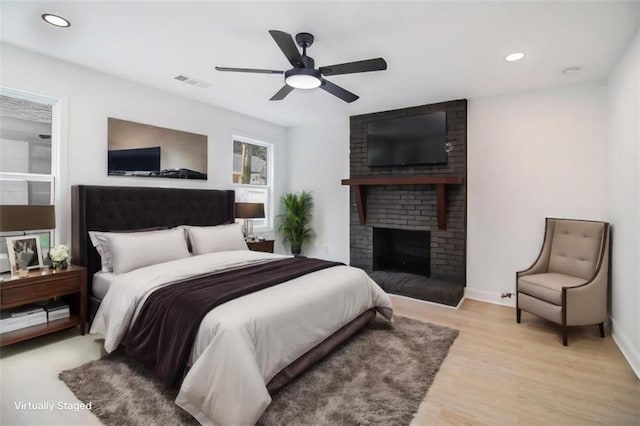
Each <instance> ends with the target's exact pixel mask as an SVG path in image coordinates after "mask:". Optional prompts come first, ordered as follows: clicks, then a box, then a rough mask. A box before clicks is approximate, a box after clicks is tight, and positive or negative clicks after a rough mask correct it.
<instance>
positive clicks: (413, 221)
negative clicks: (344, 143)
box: [345, 99, 467, 304]
mask: <svg viewBox="0 0 640 426" xmlns="http://www.w3.org/2000/svg"><path fill="white" fill-rule="evenodd" d="M435 111H445V112H446V115H447V119H446V127H447V131H446V140H447V142H448V143H449V144H450V147H451V151H450V152H449V153H448V159H447V163H446V164H438V165H419V166H393V167H368V166H367V137H366V131H367V125H368V123H369V122H370V121H373V120H381V119H394V118H400V117H407V116H411V115H418V114H423V113H429V112H435ZM466 142H467V101H466V100H464V99H463V100H456V101H450V102H443V103H438V104H431V105H423V106H418V107H411V108H405V109H400V110H393V111H385V112H378V113H374V114H366V115H359V116H352V117H351V136H350V179H349V181H351V182H352V183H351V185H352V186H351V208H350V218H351V220H350V263H351V265H352V266H356V267H359V268H362V269H364V270H366V271H367V272H373V271H374V270H376V269H377V270H380V268H379V265H380V261H381V260H380V258H378V259H376V258H374V250H375V248H376V241H378V243H377V244H378V246H380V245H383V244H382V243H380V238H382V237H380V236H378V235H380V232H381V231H380V229H395V230H401V231H404V232H406V234H405V233H402V234H401V237H396V239H398V238H400V239H402V238H404V236H405V235H409V234H411V233H412V232H416V233H418V234H419V236H418V237H416V241H418V240H422V242H423V243H424V244H425V245H426V246H425V247H424V249H416V250H417V251H415V253H419V254H418V255H417V256H414V258H416V259H417V258H423V260H424V261H425V262H426V266H425V267H424V268H423V270H422V273H417V274H415V272H414V274H415V275H417V276H423V277H426V278H425V280H423V281H424V282H423V283H421V284H415V285H414V286H413V287H416V286H417V287H416V288H418V287H420V286H422V285H424V286H429V285H430V282H431V283H436V284H437V286H438V287H439V288H440V289H442V288H446V287H447V286H451V287H452V288H453V287H457V288H458V292H457V293H456V294H458V293H459V294H461V291H460V289H461V288H463V287H464V286H465V283H466V269H465V246H466V193H467V185H466V175H467V153H466ZM412 177H420V178H422V180H417V181H434V182H435V181H436V180H434V179H441V178H442V179H445V180H444V181H446V182H449V180H451V182H455V183H456V184H447V185H446V188H445V185H437V184H410V182H413V181H416V179H412ZM358 178H362V179H364V180H365V181H367V180H370V179H374V180H375V182H376V184H372V185H369V184H367V186H355V185H353V182H358V181H357V179H358ZM382 178H392V179H396V181H397V182H400V184H384V183H382V184H378V182H387V181H388V180H387V179H382ZM442 179H441V180H442ZM447 179H449V180H447ZM456 179H457V180H456ZM407 182H409V183H407ZM345 184H350V183H345ZM445 189H446V190H445ZM358 207H360V211H359V209H358ZM439 207H440V209H441V210H440V212H439V211H438V208H439ZM443 209H444V210H443ZM439 213H440V221H439ZM443 214H444V217H443ZM443 228H444V229H443ZM389 238H390V237H389ZM407 238H411V237H407ZM389 241H390V240H389V239H387V243H388V242H389ZM387 243H384V244H385V245H386V244H387ZM389 250H390V249H389ZM389 250H387V252H389ZM421 250H422V251H421ZM405 251H406V250H405ZM387 254H388V256H389V257H390V260H389V261H391V262H393V261H394V258H397V257H398V256H400V257H402V254H401V253H400V254H399V253H397V252H393V250H391V252H390V253H387ZM378 257H379V255H378ZM409 257H411V256H409ZM416 259H413V260H416ZM396 260H397V259H396ZM405 260H406V259H405ZM382 262H383V263H384V262H388V261H386V260H383V261H382ZM390 269H394V268H390ZM418 272H420V271H418ZM425 272H426V273H425ZM427 278H428V279H427ZM383 288H384V286H383ZM385 289H386V288H385ZM387 290H389V289H387ZM391 292H393V291H392V289H391ZM400 293H402V292H400ZM417 293H419V294H416V295H415V297H419V298H425V299H429V296H428V293H429V292H428V291H426V292H425V291H422V290H420V291H418V292H417ZM410 296H411V295H410ZM456 297H457V296H456ZM460 297H461V296H460ZM453 304H455V303H453Z"/></svg>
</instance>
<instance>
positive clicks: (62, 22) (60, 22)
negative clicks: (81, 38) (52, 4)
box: [42, 13, 71, 28]
mask: <svg viewBox="0 0 640 426" xmlns="http://www.w3.org/2000/svg"><path fill="white" fill-rule="evenodd" d="M42 19H44V20H45V22H46V23H48V24H51V25H54V26H56V27H63V28H66V27H70V26H71V22H69V21H67V20H66V19H64V18H63V17H61V16H58V15H52V14H50V13H45V14H44V15H42Z"/></svg>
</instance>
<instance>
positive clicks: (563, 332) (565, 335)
mask: <svg viewBox="0 0 640 426" xmlns="http://www.w3.org/2000/svg"><path fill="white" fill-rule="evenodd" d="M568 328H569V327H567V326H566V325H565V326H564V327H562V345H563V346H568V345H567V340H568V339H567V330H568Z"/></svg>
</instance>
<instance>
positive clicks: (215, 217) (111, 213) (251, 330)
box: [72, 186, 392, 424]
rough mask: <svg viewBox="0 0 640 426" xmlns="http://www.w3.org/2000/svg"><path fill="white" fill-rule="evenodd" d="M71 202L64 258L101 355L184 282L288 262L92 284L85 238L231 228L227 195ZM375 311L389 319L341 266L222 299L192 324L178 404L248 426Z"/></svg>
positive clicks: (220, 265) (130, 194)
mask: <svg viewBox="0 0 640 426" xmlns="http://www.w3.org/2000/svg"><path fill="white" fill-rule="evenodd" d="M72 193H73V197H72V205H73V208H72V222H73V224H72V242H73V245H72V250H73V252H72V258H73V259H74V263H77V264H80V265H83V266H86V267H87V279H88V283H87V284H88V289H89V291H88V294H89V298H90V300H89V304H90V311H91V318H92V324H91V332H92V333H94V334H98V335H102V336H104V337H105V349H106V350H107V351H108V352H110V351H112V350H114V349H115V348H117V347H118V346H119V345H120V344H121V343H123V340H124V338H125V336H126V335H127V331H129V330H131V327H132V326H133V325H134V323H135V321H136V319H137V316H138V315H139V314H140V311H141V309H142V307H143V306H144V304H145V301H147V299H148V298H149V297H153V295H154V294H155V293H159V292H161V290H159V289H164V288H167V287H171V288H173V287H177V286H179V285H182V284H181V282H183V281H184V280H185V277H191V276H200V275H202V274H219V273H224V272H225V271H230V270H237V269H239V268H248V267H251V266H255V265H260V264H265V263H273V264H275V263H276V262H278V261H279V260H283V259H286V258H288V257H289V256H281V255H274V254H270V253H261V252H251V251H248V250H233V251H220V252H214V253H207V254H202V255H199V256H192V257H189V258H185V259H180V260H174V261H170V262H164V263H160V264H156V265H150V266H146V267H143V268H139V269H135V270H131V271H129V272H126V273H123V274H117V275H116V276H113V275H111V276H105V274H102V273H99V274H97V275H96V273H98V272H99V271H100V269H101V259H100V256H99V254H98V252H97V251H96V249H95V248H94V247H93V245H92V244H91V241H90V239H89V237H88V232H89V231H107V232H113V231H132V230H141V229H157V228H167V227H169V228H172V227H176V226H180V225H193V226H215V225H223V224H226V223H230V222H233V221H234V193H233V191H220V190H184V189H168V188H136V187H107V186H74V187H73V189H72ZM242 270H245V269H242ZM106 275H108V274H106ZM94 286H95V288H94ZM376 311H377V312H380V313H381V314H382V315H384V316H385V317H387V318H388V319H391V316H392V309H391V303H390V301H389V298H388V297H387V295H386V294H385V293H384V292H383V291H382V290H381V289H380V288H379V287H378V286H377V285H376V284H375V283H374V282H373V281H371V279H370V278H369V277H368V276H367V275H366V274H365V273H364V272H363V271H361V270H359V269H356V268H351V267H348V266H344V265H340V266H332V267H328V268H326V269H322V270H318V271H316V272H312V273H309V274H307V275H304V276H300V277H298V278H295V279H291V280H288V281H286V282H283V283H281V284H278V285H275V286H272V287H269V288H265V289H263V290H260V291H257V292H254V293H250V294H247V295H245V296H242V297H239V298H237V299H234V300H230V301H228V302H226V303H224V304H222V305H220V306H217V307H215V308H214V309H212V310H211V311H210V312H208V313H207V314H206V316H205V317H204V318H203V319H202V321H201V323H200V324H199V326H198V332H197V335H196V337H195V340H194V341H193V346H192V348H191V351H190V355H189V362H188V367H189V368H188V372H187V373H186V375H185V376H184V379H183V380H182V381H181V384H180V390H179V393H178V396H177V398H176V403H177V404H178V405H179V406H180V407H182V408H183V409H185V410H186V411H187V412H189V413H190V414H191V415H193V416H194V417H195V418H196V419H197V420H198V421H199V422H200V423H202V424H253V423H255V422H256V421H257V420H258V419H259V417H260V415H261V414H262V413H263V412H264V410H265V409H266V408H267V407H268V405H269V403H270V401H271V397H270V395H271V394H273V393H274V392H275V391H277V390H278V389H279V388H280V387H282V386H284V385H285V384H286V383H288V382H289V381H290V380H292V379H293V378H294V377H296V376H297V375H298V374H300V373H301V372H302V371H304V370H305V369H307V368H309V367H310V366H311V365H313V364H314V363H315V362H317V361H318V360H319V359H321V358H322V357H324V356H326V355H327V354H328V353H329V352H330V351H331V350H332V349H333V348H335V347H336V346H338V345H339V344H341V343H342V342H344V341H345V340H347V339H348V338H349V337H350V336H352V335H353V334H354V333H355V332H357V331H358V330H359V329H360V328H362V327H363V326H364V325H366V323H367V322H369V321H370V320H371V319H372V318H373V317H374V316H375V314H376Z"/></svg>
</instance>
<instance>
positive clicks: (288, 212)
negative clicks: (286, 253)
mask: <svg viewBox="0 0 640 426" xmlns="http://www.w3.org/2000/svg"><path fill="white" fill-rule="evenodd" d="M280 204H281V205H282V214H280V215H278V232H279V233H280V234H281V235H282V238H283V239H284V241H285V242H288V243H289V245H290V246H291V254H293V255H299V254H300V252H301V251H302V245H303V244H304V243H306V242H309V241H311V240H312V239H313V237H314V236H315V232H314V231H313V229H312V228H311V227H310V226H309V223H310V222H311V212H312V210H313V197H312V196H311V193H309V192H306V191H302V193H300V194H294V193H287V194H284V195H283V196H282V197H281V198H280Z"/></svg>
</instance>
